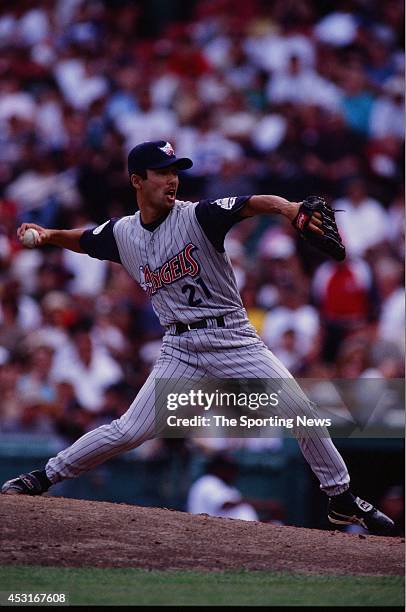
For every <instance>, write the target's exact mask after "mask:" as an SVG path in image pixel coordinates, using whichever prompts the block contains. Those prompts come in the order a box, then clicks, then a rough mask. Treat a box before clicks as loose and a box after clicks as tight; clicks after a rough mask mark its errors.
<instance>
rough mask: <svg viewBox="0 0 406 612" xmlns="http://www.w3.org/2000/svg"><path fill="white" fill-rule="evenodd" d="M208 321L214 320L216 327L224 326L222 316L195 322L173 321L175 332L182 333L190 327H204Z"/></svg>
mask: <svg viewBox="0 0 406 612" xmlns="http://www.w3.org/2000/svg"><path fill="white" fill-rule="evenodd" d="M209 321H216V323H217V327H225V323H224V317H223V316H221V317H216V318H215V319H202V320H201V321H196V323H175V328H176V334H177V335H179V334H184V333H185V332H187V331H190V330H191V329H206V328H207V327H208V322H209Z"/></svg>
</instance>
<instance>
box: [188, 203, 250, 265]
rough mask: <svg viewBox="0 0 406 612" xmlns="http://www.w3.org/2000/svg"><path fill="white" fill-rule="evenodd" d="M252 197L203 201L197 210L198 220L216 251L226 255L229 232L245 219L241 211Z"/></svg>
mask: <svg viewBox="0 0 406 612" xmlns="http://www.w3.org/2000/svg"><path fill="white" fill-rule="evenodd" d="M250 197H251V196H238V197H232V198H221V199H219V200H201V201H200V202H199V203H198V204H197V206H196V208H195V213H196V218H197V220H198V222H199V225H200V226H201V228H202V230H203V231H204V233H205V234H206V236H207V238H208V239H209V240H210V242H211V243H212V245H213V246H214V248H215V249H216V251H218V252H219V253H224V238H225V237H226V234H227V232H228V231H229V230H230V229H231V228H232V227H233V225H235V224H236V223H238V222H239V221H242V220H243V218H244V217H241V215H240V211H241V209H242V208H243V206H244V204H245V203H246V202H247V201H248V200H249V199H250Z"/></svg>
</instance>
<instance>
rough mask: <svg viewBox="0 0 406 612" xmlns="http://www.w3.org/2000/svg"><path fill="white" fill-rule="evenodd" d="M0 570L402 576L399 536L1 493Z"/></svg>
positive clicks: (400, 540) (401, 548) (400, 541)
mask: <svg viewBox="0 0 406 612" xmlns="http://www.w3.org/2000/svg"><path fill="white" fill-rule="evenodd" d="M0 524H1V545H0V565H50V566H59V567H63V566H65V567H86V566H87V567H90V566H91V567H138V568H144V569H177V570H179V569H183V570H232V569H242V568H245V569H247V570H269V571H292V572H303V573H317V574H376V575H377V574H380V575H384V574H399V575H403V572H404V555H403V552H404V551H403V549H404V546H403V542H404V540H402V539H401V538H380V537H376V536H367V537H365V536H361V537H360V536H358V535H349V534H343V533H340V532H338V531H319V530H315V529H300V528H297V527H276V526H273V525H265V524H263V523H249V522H245V521H238V520H233V519H221V518H213V517H209V516H206V515H198V516H194V515H192V514H186V513H183V512H174V511H170V510H164V509H158V508H140V507H138V506H128V505H125V504H111V503H105V502H92V501H82V500H75V499H64V498H60V497H41V498H30V497H23V496H11V495H10V496H7V495H0Z"/></svg>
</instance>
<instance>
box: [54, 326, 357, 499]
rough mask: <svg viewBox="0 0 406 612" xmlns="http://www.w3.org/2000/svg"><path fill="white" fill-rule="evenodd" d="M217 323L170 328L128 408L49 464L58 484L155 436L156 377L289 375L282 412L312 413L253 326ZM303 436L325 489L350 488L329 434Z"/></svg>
mask: <svg viewBox="0 0 406 612" xmlns="http://www.w3.org/2000/svg"><path fill="white" fill-rule="evenodd" d="M214 325H215V323H214V322H213V327H211V328H208V329H202V330H192V331H189V332H186V333H184V334H182V335H180V336H177V335H175V334H174V332H173V330H171V329H170V330H169V331H168V332H167V334H166V335H165V337H164V339H163V343H162V350H161V354H160V357H159V358H158V360H157V362H156V363H155V366H154V368H153V370H152V371H151V373H150V375H149V377H148V378H147V380H146V382H145V384H144V386H143V387H142V389H141V390H140V392H139V393H138V395H137V397H136V398H135V399H134V401H133V403H132V404H131V406H130V407H129V409H128V410H127V412H126V413H125V414H123V416H122V417H121V418H119V419H116V420H115V421H112V423H110V424H109V425H102V426H101V427H98V428H97V429H95V430H93V431H91V432H89V433H87V434H85V435H84V436H82V437H81V438H79V439H78V440H77V441H76V442H75V443H74V444H72V446H70V447H68V448H66V449H65V450H63V451H61V452H60V453H59V454H58V455H57V456H56V457H53V458H51V459H50V460H49V461H48V463H47V465H46V473H47V475H48V478H49V479H50V480H51V481H52V482H53V483H56V482H59V481H61V480H65V479H67V478H74V477H76V476H79V475H80V474H82V473H83V472H86V471H88V470H90V469H92V468H94V467H95V466H97V465H99V464H100V463H103V462H104V461H107V460H108V459H110V458H112V457H114V456H115V455H117V454H119V453H122V452H124V451H127V450H130V449H132V448H136V447H137V446H139V445H140V444H142V443H143V442H145V441H146V440H148V439H150V438H153V437H154V436H155V435H156V433H155V400H156V396H155V390H156V389H155V381H156V379H172V380H179V379H182V380H183V381H184V380H186V381H187V380H193V384H195V381H196V382H197V381H199V380H203V379H214V378H218V379H221V378H232V379H247V378H257V379H271V378H273V379H275V378H278V379H284V380H286V379H289V392H288V393H286V394H284V395H283V399H282V396H281V398H280V403H279V407H278V413H280V415H281V416H284V417H293V418H294V417H295V416H296V415H302V416H303V414H308V413H309V409H310V407H309V401H308V399H307V398H306V396H305V395H304V393H303V392H302V390H301V389H300V387H299V385H297V383H296V382H295V381H294V379H293V377H292V375H291V374H290V373H289V371H288V370H287V369H286V368H285V367H284V366H283V365H282V363H281V362H280V361H279V360H278V359H277V358H276V357H275V356H274V355H273V354H272V353H271V351H269V350H268V348H267V347H266V346H265V344H264V343H263V342H262V340H260V339H259V337H258V336H257V334H256V332H255V329H254V328H253V327H252V326H251V325H249V324H246V323H242V322H240V321H238V320H235V321H233V320H231V321H228V323H227V327H226V328H220V329H217V328H214ZM311 416H314V414H312V415H311ZM295 435H296V434H295ZM297 439H298V443H299V446H300V449H301V451H302V453H303V455H304V457H305V459H306V461H307V463H308V464H309V466H310V467H311V469H312V470H313V472H314V474H315V475H316V477H317V478H318V480H319V482H320V488H321V489H322V490H323V491H325V492H326V493H327V494H328V495H337V494H339V493H342V492H343V491H345V490H346V489H348V487H349V481H350V478H349V475H348V470H347V468H346V465H345V463H344V461H343V459H342V457H341V455H340V454H339V452H338V451H337V449H336V448H335V446H334V444H333V442H332V441H331V439H330V437H328V435H325V434H324V435H323V436H318V435H314V434H312V435H311V436H309V435H303V436H301V435H300V434H299V435H297Z"/></svg>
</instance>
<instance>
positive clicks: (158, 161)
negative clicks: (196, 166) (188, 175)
mask: <svg viewBox="0 0 406 612" xmlns="http://www.w3.org/2000/svg"><path fill="white" fill-rule="evenodd" d="M167 166H176V167H177V168H178V169H179V170H187V169H188V168H191V167H192V166H193V162H192V160H191V159H189V158H188V157H179V158H177V157H176V155H175V151H174V148H173V147H172V145H171V144H170V143H169V142H166V141H165V140H154V141H148V142H142V143H141V144H139V145H137V146H136V147H134V148H133V149H131V151H130V152H129V154H128V174H129V175H130V176H131V175H132V174H133V173H134V172H135V171H136V170H155V169H157V168H166V167H167Z"/></svg>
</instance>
